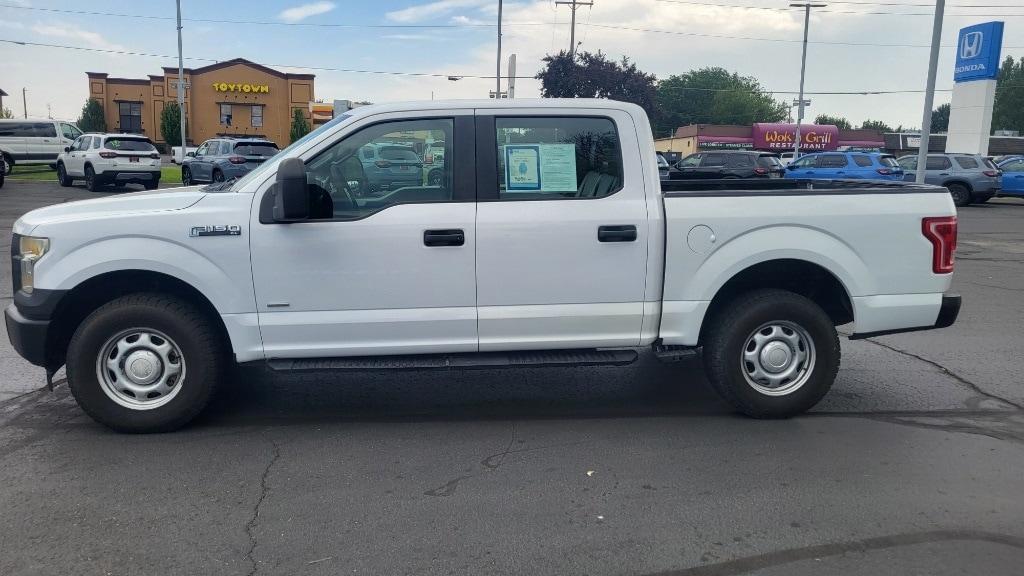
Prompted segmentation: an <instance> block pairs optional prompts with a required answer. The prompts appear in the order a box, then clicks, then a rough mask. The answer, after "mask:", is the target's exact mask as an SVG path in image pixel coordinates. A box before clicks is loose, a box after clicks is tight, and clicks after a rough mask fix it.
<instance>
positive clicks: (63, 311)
mask: <svg viewBox="0 0 1024 576" xmlns="http://www.w3.org/2000/svg"><path fill="white" fill-rule="evenodd" d="M143 292H150V293H158V294H169V295H172V296H176V297H179V298H181V299H183V300H185V301H186V302H189V303H190V304H192V305H193V306H195V307H196V308H197V309H198V310H199V311H200V312H201V313H202V314H203V315H204V316H207V317H208V318H209V319H210V321H211V322H212V323H213V325H214V326H215V328H216V330H217V332H218V336H219V337H220V338H221V339H222V341H223V342H224V343H225V345H227V346H230V343H231V338H230V336H229V332H228V328H227V326H226V325H225V324H224V320H223V318H222V317H221V315H220V314H219V313H218V311H217V308H216V307H215V306H214V305H213V303H212V302H211V301H210V300H209V299H208V298H207V297H206V296H205V295H204V294H203V293H202V292H201V291H200V290H198V289H197V288H196V287H194V286H192V285H191V284H189V283H188V282H185V281H184V280H181V279H180V278H175V277H174V276H171V275H169V274H164V273H162V272H157V271H154V270H145V269H128V270H116V271H111V272H104V273H101V274H98V275H96V276H92V277H90V278H88V279H86V280H84V281H82V282H80V283H78V284H77V285H75V286H74V287H73V288H71V289H70V290H68V291H67V293H66V294H64V295H63V296H62V297H61V299H60V301H59V302H58V303H57V305H56V308H55V309H54V312H53V315H52V317H53V319H54V320H53V322H52V324H51V325H50V330H49V332H48V334H47V345H46V349H47V351H48V353H47V354H48V356H49V357H50V359H51V361H52V363H54V364H55V365H57V366H59V365H61V364H64V361H65V356H66V353H67V348H68V344H69V343H70V342H71V337H72V336H73V335H74V333H75V331H76V330H77V329H78V327H79V326H80V325H81V324H82V322H83V321H84V320H85V319H86V318H87V317H88V316H89V315H90V314H92V313H93V312H94V311H95V310H97V309H98V308H99V307H101V306H103V305H104V304H106V303H108V302H111V301H113V300H115V299H117V298H120V297H122V296H126V295H128V294H135V293H143Z"/></svg>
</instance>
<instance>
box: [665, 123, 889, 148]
mask: <svg viewBox="0 0 1024 576" xmlns="http://www.w3.org/2000/svg"><path fill="white" fill-rule="evenodd" d="M800 140H801V142H800V150H801V151H804V152H825V151H830V150H846V149H849V148H858V149H871V150H880V149H883V148H884V147H885V140H884V138H883V137H882V133H881V132H879V131H877V130H841V129H839V128H838V127H837V126H834V125H827V124H803V125H801V126H800ZM795 142H796V124H779V123H758V124H752V125H750V126H737V125H714V124H691V125H689V126H681V127H679V128H676V131H675V134H673V135H672V137H670V138H659V139H657V140H655V141H654V147H655V149H656V150H657V151H658V152H662V153H667V154H671V155H673V156H675V155H679V156H686V155H688V154H693V153H694V152H701V151H705V150H764V151H768V152H786V151H791V150H793V145H794V143H795Z"/></svg>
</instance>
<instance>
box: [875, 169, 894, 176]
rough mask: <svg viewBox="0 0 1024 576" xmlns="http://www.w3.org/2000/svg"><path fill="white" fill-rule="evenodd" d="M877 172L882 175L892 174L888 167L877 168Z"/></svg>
mask: <svg viewBox="0 0 1024 576" xmlns="http://www.w3.org/2000/svg"><path fill="white" fill-rule="evenodd" d="M877 172H878V173H879V174H881V175H882V176H888V175H890V174H892V170H890V169H888V168H879V169H878V170H877Z"/></svg>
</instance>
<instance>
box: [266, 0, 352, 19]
mask: <svg viewBox="0 0 1024 576" xmlns="http://www.w3.org/2000/svg"><path fill="white" fill-rule="evenodd" d="M336 7H337V5H336V4H335V3H334V2H310V3H309V4H302V5H301V6H293V7H291V8H288V9H286V10H282V11H281V13H280V14H278V15H277V17H278V18H280V19H281V20H284V21H285V22H301V21H303V20H305V19H306V18H309V17H310V16H317V15H319V14H326V13H328V12H330V11H331V10H334V9H335V8H336Z"/></svg>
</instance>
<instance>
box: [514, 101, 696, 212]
mask: <svg viewBox="0 0 1024 576" xmlns="http://www.w3.org/2000/svg"><path fill="white" fill-rule="evenodd" d="M494 127H495V133H496V138H497V142H496V146H497V155H498V158H497V163H498V183H499V190H498V198H499V199H500V200H544V199H565V198H603V197H606V196H610V195H612V194H614V193H616V192H618V191H619V190H621V189H622V184H623V171H622V147H621V143H620V139H619V134H618V132H617V130H616V128H615V123H614V122H612V120H611V119H610V118H603V117H585V116H566V117H557V116H537V117H498V118H495V125H494ZM709 156H710V155H709Z"/></svg>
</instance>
